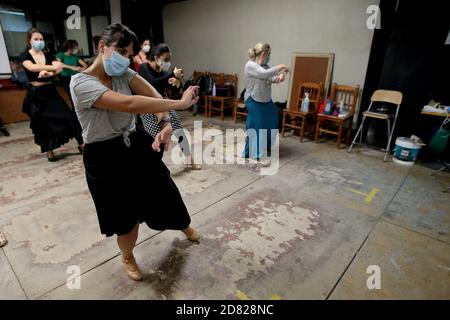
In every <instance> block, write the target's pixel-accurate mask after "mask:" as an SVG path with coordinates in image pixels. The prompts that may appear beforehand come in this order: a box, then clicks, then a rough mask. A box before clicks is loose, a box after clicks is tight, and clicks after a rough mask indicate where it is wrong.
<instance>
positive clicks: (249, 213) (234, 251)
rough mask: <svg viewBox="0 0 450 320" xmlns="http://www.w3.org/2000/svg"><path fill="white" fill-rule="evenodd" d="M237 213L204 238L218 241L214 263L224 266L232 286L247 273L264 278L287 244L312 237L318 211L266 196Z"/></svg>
mask: <svg viewBox="0 0 450 320" xmlns="http://www.w3.org/2000/svg"><path fill="white" fill-rule="evenodd" d="M237 211H238V212H237V214H236V215H233V217H236V219H235V220H234V219H233V220H229V221H228V222H229V224H228V225H227V226H224V227H216V228H215V229H214V230H211V231H210V232H208V233H207V234H206V235H205V236H204V238H206V239H210V240H217V241H220V246H221V247H222V248H223V249H224V250H225V251H224V252H223V254H222V255H221V257H220V258H219V259H218V260H217V261H215V262H214V263H215V264H216V265H217V266H218V267H220V268H223V267H224V266H226V268H227V269H229V275H230V277H231V280H232V281H233V282H236V281H239V280H242V279H245V278H246V277H247V275H248V274H250V273H255V272H263V273H266V274H267V273H268V272H267V270H268V268H270V267H271V266H273V265H274V264H275V263H276V261H277V258H278V257H280V255H282V254H283V253H286V252H287V251H289V248H290V247H291V243H293V242H297V241H302V240H304V239H306V238H310V237H313V236H314V234H315V229H316V228H317V226H318V223H319V222H318V221H319V212H318V211H316V210H314V209H311V208H303V207H301V206H298V205H295V204H294V203H293V202H291V201H288V202H283V203H279V202H277V201H276V199H273V198H272V197H271V196H269V195H265V196H263V197H261V198H258V197H255V198H254V199H253V200H252V201H251V202H249V203H243V204H240V205H239V206H238V207H237Z"/></svg>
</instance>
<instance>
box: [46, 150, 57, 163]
mask: <svg viewBox="0 0 450 320" xmlns="http://www.w3.org/2000/svg"><path fill="white" fill-rule="evenodd" d="M47 160H48V161H49V162H55V161H56V157H55V154H54V153H53V151H47Z"/></svg>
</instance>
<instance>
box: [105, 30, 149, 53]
mask: <svg viewBox="0 0 450 320" xmlns="http://www.w3.org/2000/svg"><path fill="white" fill-rule="evenodd" d="M101 40H103V41H105V44H106V45H107V46H110V45H112V44H115V45H116V46H117V47H119V48H126V47H128V46H129V45H130V43H132V44H133V53H136V52H139V50H140V48H139V40H138V38H137V36H136V34H135V33H134V32H133V31H131V29H130V28H128V27H127V26H125V25H123V24H121V23H113V24H110V25H109V26H107V27H106V28H105V30H104V31H103V34H102V36H101Z"/></svg>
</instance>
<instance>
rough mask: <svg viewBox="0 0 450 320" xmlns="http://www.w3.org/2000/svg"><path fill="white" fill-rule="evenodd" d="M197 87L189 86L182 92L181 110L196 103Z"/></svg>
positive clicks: (197, 97)
mask: <svg viewBox="0 0 450 320" xmlns="http://www.w3.org/2000/svg"><path fill="white" fill-rule="evenodd" d="M198 90H199V86H190V87H189V88H187V90H186V91H184V92H183V96H182V97H181V101H182V102H183V109H187V108H190V107H191V106H192V105H193V104H196V103H197V102H198V99H199V96H198Z"/></svg>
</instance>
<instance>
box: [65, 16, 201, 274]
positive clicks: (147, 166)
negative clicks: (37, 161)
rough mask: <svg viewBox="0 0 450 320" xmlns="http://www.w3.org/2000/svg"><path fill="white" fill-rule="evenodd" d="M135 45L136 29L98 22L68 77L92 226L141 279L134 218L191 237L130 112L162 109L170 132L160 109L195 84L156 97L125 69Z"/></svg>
mask: <svg viewBox="0 0 450 320" xmlns="http://www.w3.org/2000/svg"><path fill="white" fill-rule="evenodd" d="M137 48H138V41H137V38H136V35H135V34H134V33H133V32H132V31H131V30H130V29H128V28H127V27H126V26H124V25H122V24H120V23H117V24H112V25H110V26H108V27H106V29H105V31H104V33H103V35H102V38H101V40H100V42H99V45H98V56H97V58H96V60H95V61H94V63H93V64H92V65H91V66H90V67H89V68H88V69H86V70H85V71H84V72H81V73H78V74H76V75H74V76H72V80H71V83H70V90H71V94H72V99H73V102H74V105H75V110H76V112H77V115H78V119H79V120H80V123H81V127H82V128H83V138H84V141H85V144H86V145H85V147H84V156H83V159H84V166H85V169H86V179H87V183H88V187H89V190H90V192H91V195H92V198H93V200H94V203H95V207H96V210H97V215H98V220H99V223H100V230H101V233H102V234H105V235H106V236H112V235H114V234H116V235H117V243H118V245H119V248H120V250H121V252H122V262H123V264H124V267H125V271H126V273H127V274H128V276H129V277H130V278H131V279H133V280H141V279H142V274H141V271H140V270H139V267H138V266H137V263H136V261H135V259H134V257H133V249H134V246H135V244H136V239H137V236H138V228H139V224H140V223H141V222H145V223H147V225H148V226H149V227H150V228H152V229H156V230H167V229H172V230H182V231H183V232H184V233H185V235H186V236H187V237H188V239H189V240H191V241H197V240H198V239H199V235H198V233H197V232H196V231H195V230H194V229H192V228H191V227H190V226H189V225H190V223H191V219H190V217H189V213H188V212H187V209H186V207H185V205H184V203H183V199H182V198H181V195H180V193H179V191H178V188H177V186H176V185H175V183H174V182H173V181H172V179H171V177H170V172H169V170H168V169H167V168H166V166H165V165H164V163H163V162H162V161H161V159H160V157H159V154H158V153H157V152H155V151H154V150H153V149H152V144H153V143H154V140H153V138H152V137H151V136H150V135H148V134H147V133H146V132H145V131H143V130H139V128H136V126H135V118H136V116H135V115H136V114H144V113H155V112H162V113H160V114H159V117H160V121H159V124H160V126H161V130H162V131H164V132H168V133H169V134H170V133H171V131H172V128H171V125H170V123H169V122H167V121H166V120H165V119H166V117H167V114H168V111H169V110H180V109H187V108H189V107H190V106H192V105H193V104H194V103H195V102H196V101H198V87H190V88H189V89H188V90H186V91H185V92H184V94H183V96H182V98H181V100H165V99H162V97H161V95H160V94H159V93H158V92H157V91H156V90H155V89H154V88H153V87H152V86H151V85H150V84H149V83H148V82H147V81H145V80H144V79H143V78H142V77H141V76H139V75H137V74H136V72H135V71H133V70H131V69H130V68H128V66H129V64H130V60H129V57H130V56H133V54H134V53H135V52H137ZM132 94H135V95H132ZM142 184H144V185H143V186H142Z"/></svg>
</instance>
